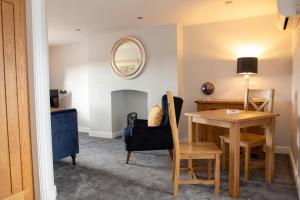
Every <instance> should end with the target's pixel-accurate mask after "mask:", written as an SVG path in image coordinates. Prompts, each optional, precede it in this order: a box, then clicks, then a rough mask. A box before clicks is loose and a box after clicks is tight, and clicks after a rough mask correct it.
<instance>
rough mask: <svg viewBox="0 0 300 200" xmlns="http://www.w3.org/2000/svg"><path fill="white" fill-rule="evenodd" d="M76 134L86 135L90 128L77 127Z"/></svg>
mask: <svg viewBox="0 0 300 200" xmlns="http://www.w3.org/2000/svg"><path fill="white" fill-rule="evenodd" d="M78 132H79V133H87V134H88V133H89V132H90V128H88V127H82V126H78Z"/></svg>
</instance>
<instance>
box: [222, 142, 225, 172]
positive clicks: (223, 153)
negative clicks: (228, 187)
mask: <svg viewBox="0 0 300 200" xmlns="http://www.w3.org/2000/svg"><path fill="white" fill-rule="evenodd" d="M225 145H226V144H225V142H224V139H221V149H222V155H221V158H222V170H223V171H225V170H226V146H225Z"/></svg>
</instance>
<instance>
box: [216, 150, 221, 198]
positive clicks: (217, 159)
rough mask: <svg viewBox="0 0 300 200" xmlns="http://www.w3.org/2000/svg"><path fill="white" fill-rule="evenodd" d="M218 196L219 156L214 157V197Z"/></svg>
mask: <svg viewBox="0 0 300 200" xmlns="http://www.w3.org/2000/svg"><path fill="white" fill-rule="evenodd" d="M219 194H220V154H217V155H216V161H215V195H219Z"/></svg>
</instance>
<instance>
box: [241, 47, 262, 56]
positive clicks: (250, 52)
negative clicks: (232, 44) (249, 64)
mask: <svg viewBox="0 0 300 200" xmlns="http://www.w3.org/2000/svg"><path fill="white" fill-rule="evenodd" d="M235 53H236V55H237V56H238V57H258V56H259V55H261V53H262V48H260V47H259V46H255V45H248V46H241V47H239V48H238V49H236V52H235Z"/></svg>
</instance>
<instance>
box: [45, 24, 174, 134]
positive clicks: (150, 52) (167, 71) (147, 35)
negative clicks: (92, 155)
mask: <svg viewBox="0 0 300 200" xmlns="http://www.w3.org/2000/svg"><path fill="white" fill-rule="evenodd" d="M127 35H131V36H135V37H137V38H139V39H140V40H141V42H142V43H143V44H144V46H145V49H146V54H147V60H146V65H145V68H144V70H143V72H142V73H141V74H140V76H138V77H137V78H135V79H132V80H125V79H122V78H120V77H118V76H117V75H116V74H115V73H114V72H113V70H112V69H111V66H110V63H109V56H110V51H111V48H112V46H113V45H114V43H115V41H117V40H118V39H120V38H121V37H124V36H127ZM177 68H178V60H177V26H176V25H166V26H159V27H153V28H147V29H139V30H127V31H121V32H109V33H103V34H96V33H95V34H93V35H88V36H87V39H86V41H84V42H83V43H82V44H73V45H64V46H54V47H50V82H51V88H58V89H66V90H68V91H70V92H72V96H71V107H75V108H77V110H78V118H79V126H82V127H85V128H86V129H90V134H91V135H93V136H104V137H110V136H109V135H112V134H113V132H116V131H117V132H119V131H121V130H115V128H113V127H114V125H113V123H112V120H113V119H112V118H113V116H112V108H111V106H112V102H111V92H112V91H117V90H138V91H143V92H146V93H147V94H148V99H147V102H148V104H147V105H148V108H147V109H148V110H149V109H150V108H151V107H152V106H154V105H155V104H161V97H162V95H163V94H165V93H166V91H167V90H173V91H174V93H175V95H177V94H178V71H177ZM141 117H147V116H141ZM114 124H118V123H114Z"/></svg>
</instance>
